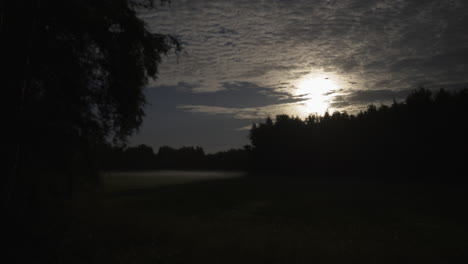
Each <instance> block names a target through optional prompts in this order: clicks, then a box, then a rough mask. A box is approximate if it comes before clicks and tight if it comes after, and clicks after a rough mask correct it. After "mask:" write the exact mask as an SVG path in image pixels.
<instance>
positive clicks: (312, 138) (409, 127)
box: [250, 88, 468, 180]
mask: <svg viewBox="0 0 468 264" xmlns="http://www.w3.org/2000/svg"><path fill="white" fill-rule="evenodd" d="M467 121H468V91H467V90H466V89H465V90H461V91H458V92H454V93H448V92H447V91H445V90H440V91H438V92H436V93H435V94H432V92H431V91H429V90H427V89H424V88H420V89H418V90H416V91H414V92H413V93H412V94H411V95H409V96H408V97H407V98H406V100H405V101H404V102H401V103H397V102H394V103H393V104H392V105H390V106H387V105H381V106H379V107H377V106H374V105H370V106H369V107H368V108H367V110H365V111H363V112H360V113H359V114H357V115H349V114H347V113H346V112H343V113H340V112H335V113H333V114H329V113H326V114H325V115H324V116H310V117H308V118H306V119H305V120H301V119H299V118H297V117H290V116H287V115H279V116H277V117H276V120H275V121H273V120H271V119H270V118H268V119H267V120H266V121H265V122H264V123H259V124H254V125H253V127H252V129H251V131H250V139H251V141H252V145H253V153H254V164H255V168H256V169H257V170H260V171H281V172H284V171H287V172H294V171H295V172H300V173H302V174H306V175H308V176H316V177H319V176H323V175H325V176H327V175H328V176H330V177H343V178H356V177H358V178H359V177H371V178H383V177H386V178H387V179H412V180H421V179H438V180H442V179H445V180H464V178H463V173H464V172H466V166H467V162H466V157H467V154H468V153H467V149H468V148H467V147H468V146H467V145H468V144H467V141H466V135H467V132H468V131H467V129H468V126H467V125H468V124H467Z"/></svg>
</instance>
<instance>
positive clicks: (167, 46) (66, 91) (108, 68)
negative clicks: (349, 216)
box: [0, 0, 180, 263]
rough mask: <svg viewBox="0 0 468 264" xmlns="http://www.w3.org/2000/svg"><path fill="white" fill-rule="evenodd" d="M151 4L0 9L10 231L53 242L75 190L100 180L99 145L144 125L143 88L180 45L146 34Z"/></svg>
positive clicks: (83, 0) (104, 1)
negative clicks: (142, 12) (143, 15)
mask: <svg viewBox="0 0 468 264" xmlns="http://www.w3.org/2000/svg"><path fill="white" fill-rule="evenodd" d="M152 2H153V1H146V0H144V1H139V0H135V1H132V0H99V1H94V0H71V1H58V0H45V1H44V0H24V1H2V2H1V4H0V18H1V19H0V20H1V21H0V35H1V43H2V52H3V54H2V59H1V60H0V64H1V65H2V66H3V67H2V69H6V72H4V74H3V75H2V79H1V87H2V91H3V93H4V94H3V95H4V97H3V99H4V100H3V103H4V104H3V105H4V108H5V109H6V115H5V116H6V119H4V123H5V124H6V125H7V127H8V129H6V132H7V135H6V140H5V142H6V143H5V144H4V148H3V150H4V152H5V153H6V155H5V156H6V157H7V172H6V173H4V175H5V176H4V184H2V198H1V200H2V206H4V207H5V208H6V210H4V212H5V213H6V215H7V218H8V220H9V222H10V224H11V223H14V224H12V225H11V226H16V227H17V228H10V229H11V230H14V231H15V232H16V231H18V230H21V229H24V230H23V231H24V232H25V237H27V239H32V236H33V235H39V233H40V235H41V236H44V237H43V239H42V238H41V239H42V240H47V241H48V239H49V240H50V241H55V240H54V239H52V236H51V235H50V234H47V233H48V232H49V228H50V229H51V230H52V229H55V228H58V227H60V226H63V225H64V223H66V221H62V220H63V219H61V220H60V219H59V218H62V217H65V215H66V213H65V211H66V210H67V208H69V206H70V204H67V203H69V202H70V201H71V199H72V198H73V195H74V194H75V193H76V189H77V186H80V187H85V185H91V184H92V182H93V181H96V179H97V177H96V175H97V171H98V164H97V160H98V159H97V157H96V147H97V146H99V145H101V144H103V142H106V141H113V142H124V141H125V140H126V138H127V137H128V136H129V135H131V134H132V133H133V132H134V131H135V130H136V129H138V127H139V126H140V124H141V122H142V118H143V115H144V111H143V108H144V105H145V98H144V93H143V88H144V86H145V85H146V84H147V82H148V80H149V79H155V78H157V73H158V65H159V64H160V62H161V60H162V56H163V55H164V54H166V53H167V52H169V51H170V50H171V49H175V50H176V51H179V50H180V47H179V43H178V42H177V40H176V39H174V38H173V37H171V36H169V35H164V34H158V33H153V32H150V30H149V29H148V28H147V27H146V25H145V23H144V22H143V21H142V20H141V19H140V18H139V17H138V16H137V13H136V12H137V9H138V8H148V7H151V6H152V4H153V3H152ZM163 2H164V1H163ZM41 218H43V219H42V220H44V221H43V224H38V225H35V223H36V222H41V221H40V220H41ZM33 222H34V223H33ZM58 223H60V224H58ZM12 232H13V231H12ZM28 232H30V233H31V234H30V235H27V233H28ZM51 233H53V234H55V235H57V234H59V233H60V232H59V231H57V232H51ZM14 237H15V238H16V239H18V243H23V242H22V241H21V240H22V236H21V235H19V234H17V235H15V236H14ZM41 239H39V240H41ZM34 241H35V240H34ZM36 242H37V241H36ZM32 243H34V242H32ZM11 244H14V243H13V241H11ZM45 244H47V243H44V245H45ZM51 247H52V248H54V247H55V245H51ZM40 250H41V249H40V247H38V249H37V251H40ZM44 251H45V252H49V251H48V250H44ZM32 258H34V257H32ZM7 261H8V260H7ZM34 261H35V262H36V260H34ZM37 261H39V262H40V261H42V260H37ZM51 261H52V260H51ZM49 263H50V262H49Z"/></svg>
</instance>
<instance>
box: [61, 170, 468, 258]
mask: <svg viewBox="0 0 468 264" xmlns="http://www.w3.org/2000/svg"><path fill="white" fill-rule="evenodd" d="M132 175H133V176H132ZM80 201H81V202H80V204H79V206H78V207H77V209H76V210H74V213H73V215H72V216H71V219H72V221H71V224H70V227H69V228H68V232H67V234H66V235H65V238H64V240H63V242H62V245H61V247H60V248H58V249H57V255H58V261H59V262H60V263H314V262H315V263H452V262H457V263H460V261H461V260H463V259H467V258H466V257H467V255H468V252H467V248H468V247H467V246H468V240H467V235H468V232H467V229H466V227H467V220H468V217H467V213H466V203H465V201H466V194H465V191H464V186H460V185H458V186H457V185H450V184H444V185H440V184H436V183H432V184H427V183H426V184H419V183H410V184H408V183H406V184H402V183H381V182H375V181H374V182H373V181H356V180H353V181H346V180H341V181H333V182H331V181H324V180H321V181H318V180H311V179H308V178H288V177H272V176H270V177H269V176H268V175H264V176H253V175H246V174H243V173H234V172H230V173H222V172H209V173H203V172H181V171H179V172H167V171H166V172H144V173H142V172H138V173H129V172H127V173H114V174H112V173H111V174H107V175H106V176H105V177H104V178H103V186H102V189H101V190H100V192H98V193H97V195H96V197H94V198H93V199H88V202H83V201H84V199H80ZM462 262H463V261H462Z"/></svg>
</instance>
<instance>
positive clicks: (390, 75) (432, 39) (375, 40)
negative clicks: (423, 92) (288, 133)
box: [141, 0, 468, 119]
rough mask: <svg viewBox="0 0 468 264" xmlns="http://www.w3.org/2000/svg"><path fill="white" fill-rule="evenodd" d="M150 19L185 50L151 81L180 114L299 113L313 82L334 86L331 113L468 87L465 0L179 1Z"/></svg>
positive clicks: (467, 11)
mask: <svg viewBox="0 0 468 264" xmlns="http://www.w3.org/2000/svg"><path fill="white" fill-rule="evenodd" d="M141 17H142V18H144V19H145V21H146V22H147V23H148V25H149V26H150V28H151V29H152V30H154V31H155V32H162V33H170V34H174V35H176V36H177V37H178V38H179V39H180V40H181V42H182V44H183V45H184V47H185V51H186V53H187V55H181V56H180V57H176V56H174V55H171V56H169V57H168V58H167V59H166V61H165V62H164V63H163V65H162V67H161V69H160V75H159V77H160V78H159V79H158V80H157V82H156V83H152V84H150V86H151V89H162V90H166V89H164V88H172V89H175V90H177V91H178V97H174V98H173V99H171V100H173V104H174V105H175V106H174V107H175V108H174V109H177V111H181V112H186V113H197V114H209V116H214V115H216V114H217V115H224V116H230V117H235V118H238V119H254V118H260V117H261V116H266V115H274V114H277V113H280V112H284V113H294V109H295V108H297V105H298V104H301V98H297V97H294V92H293V91H294V89H295V85H297V83H298V81H299V80H301V78H304V77H305V76H320V77H323V78H330V79H333V81H334V82H335V83H336V84H337V85H338V86H339V87H340V89H339V91H338V92H337V93H336V94H335V95H334V97H333V99H332V101H331V102H330V106H331V107H333V108H335V109H338V110H348V111H349V110H351V111H354V110H358V109H359V108H361V107H363V106H365V105H367V104H369V103H379V102H388V101H391V100H392V99H393V98H395V99H400V98H402V97H404V96H405V95H406V94H407V92H408V89H414V88H416V87H417V86H420V85H424V86H426V87H440V86H445V87H459V86H460V85H466V84H467V83H468V75H467V74H466V73H467V72H468V60H466V58H468V45H467V43H468V33H466V32H467V28H468V1H466V0H445V1H441V0H290V1H283V0H263V1H247V0H230V1H226V0H225V1H222V0H190V1H188V0H173V1H172V4H171V5H167V6H164V7H161V8H160V9H159V10H157V11H156V12H154V11H151V12H147V13H142V14H141ZM162 90H161V91H162ZM197 94H201V95H203V96H204V97H203V98H205V99H201V98H202V97H200V96H198V95H197Z"/></svg>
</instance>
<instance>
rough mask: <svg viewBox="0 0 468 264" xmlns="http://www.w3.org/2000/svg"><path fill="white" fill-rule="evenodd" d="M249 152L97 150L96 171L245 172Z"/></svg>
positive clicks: (106, 147) (141, 147) (138, 148)
mask: <svg viewBox="0 0 468 264" xmlns="http://www.w3.org/2000/svg"><path fill="white" fill-rule="evenodd" d="M251 152H252V151H251V148H250V146H245V147H243V148H241V149H230V150H227V151H221V152H217V153H215V154H206V153H205V151H204V150H203V148H201V147H182V148H179V149H177V148H172V147H168V146H163V147H160V148H159V150H158V152H157V153H155V152H154V151H153V148H151V147H150V146H147V145H139V146H136V147H127V148H124V147H116V146H111V145H103V146H101V148H100V155H99V156H100V160H99V163H100V167H101V168H102V169H104V170H111V171H112V170H117V171H122V170H123V171H126V170H132V171H133V170H162V169H182V170H246V169H248V168H249V167H250V165H251V159H252V155H251Z"/></svg>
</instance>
